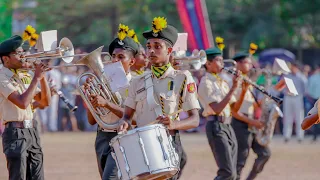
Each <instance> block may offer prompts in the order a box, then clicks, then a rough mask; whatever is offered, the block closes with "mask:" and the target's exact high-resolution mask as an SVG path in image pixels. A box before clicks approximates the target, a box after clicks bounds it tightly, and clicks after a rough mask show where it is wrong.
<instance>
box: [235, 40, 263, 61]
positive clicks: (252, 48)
mask: <svg viewBox="0 0 320 180" xmlns="http://www.w3.org/2000/svg"><path fill="white" fill-rule="evenodd" d="M257 49H258V45H256V44H254V43H251V44H250V47H249V53H247V52H238V53H237V54H236V55H235V56H234V57H233V58H232V59H233V60H235V61H240V60H242V59H244V58H246V57H250V56H252V55H253V54H254V53H255V52H256V50H257Z"/></svg>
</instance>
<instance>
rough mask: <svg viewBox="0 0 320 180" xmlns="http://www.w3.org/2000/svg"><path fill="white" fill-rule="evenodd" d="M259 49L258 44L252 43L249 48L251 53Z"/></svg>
mask: <svg viewBox="0 0 320 180" xmlns="http://www.w3.org/2000/svg"><path fill="white" fill-rule="evenodd" d="M257 49H258V45H256V44H254V43H251V44H250V48H249V54H251V55H253V54H254V53H255V52H256V50H257Z"/></svg>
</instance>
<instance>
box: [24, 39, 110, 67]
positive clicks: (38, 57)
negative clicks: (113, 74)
mask: <svg viewBox="0 0 320 180" xmlns="http://www.w3.org/2000/svg"><path fill="white" fill-rule="evenodd" d="M87 55H89V53H84V54H74V47H73V44H72V42H71V41H70V40H69V39H68V38H66V37H64V38H62V39H61V40H60V42H59V47H57V48H56V49H55V50H52V51H44V52H38V53H33V54H28V55H24V56H23V58H22V59H21V61H22V62H23V63H30V64H34V63H38V62H41V61H42V60H50V59H57V58H61V59H62V60H63V61H64V62H65V63H71V62H72V61H73V59H74V57H82V56H87ZM101 55H106V56H105V57H104V61H110V60H111V55H110V54H109V53H108V52H101ZM103 63H106V62H103ZM83 65H86V64H81V63H76V64H66V65H62V66H51V67H48V68H52V69H56V68H61V67H71V66H83ZM23 69H25V70H32V69H33V68H23Z"/></svg>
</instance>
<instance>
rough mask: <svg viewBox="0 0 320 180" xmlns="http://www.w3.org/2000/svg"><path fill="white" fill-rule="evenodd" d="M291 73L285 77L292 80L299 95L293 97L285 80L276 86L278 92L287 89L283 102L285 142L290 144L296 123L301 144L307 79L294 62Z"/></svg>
mask: <svg viewBox="0 0 320 180" xmlns="http://www.w3.org/2000/svg"><path fill="white" fill-rule="evenodd" d="M290 69H291V73H289V74H288V75H285V77H287V78H290V79H292V81H293V83H294V85H295V87H296V89H297V91H298V95H297V96H294V95H292V94H291V93H290V92H289V91H288V89H287V88H286V85H285V81H284V79H281V80H280V81H279V83H278V84H277V85H276V86H275V89H276V90H278V91H279V90H282V89H284V88H285V92H284V100H283V114H284V118H283V134H284V138H285V142H288V141H289V139H290V138H291V135H292V128H293V122H294V121H295V127H296V134H297V137H298V142H301V141H302V140H303V137H304V132H303V130H302V129H301V123H302V121H303V118H304V104H303V97H304V95H305V92H306V86H307V82H306V80H305V79H306V78H305V77H304V75H303V73H301V71H300V70H299V64H298V63H296V62H294V63H292V64H291V66H290Z"/></svg>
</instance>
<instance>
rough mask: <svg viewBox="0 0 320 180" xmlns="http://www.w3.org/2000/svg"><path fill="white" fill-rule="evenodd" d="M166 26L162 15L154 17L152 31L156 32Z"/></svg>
mask: <svg viewBox="0 0 320 180" xmlns="http://www.w3.org/2000/svg"><path fill="white" fill-rule="evenodd" d="M166 27H167V20H166V18H164V17H155V18H153V21H152V31H153V33H158V32H159V31H162V30H163V29H164V28H166Z"/></svg>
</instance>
